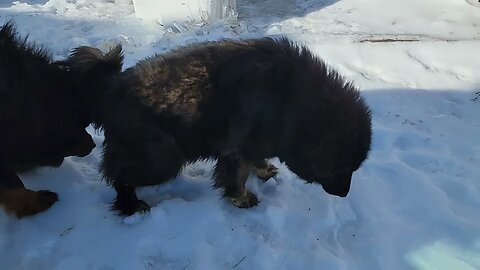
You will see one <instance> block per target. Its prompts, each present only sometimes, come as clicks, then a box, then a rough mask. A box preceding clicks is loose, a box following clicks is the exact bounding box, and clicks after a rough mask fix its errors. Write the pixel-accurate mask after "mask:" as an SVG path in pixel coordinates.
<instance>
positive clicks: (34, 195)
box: [2, 188, 58, 218]
mask: <svg viewBox="0 0 480 270" xmlns="http://www.w3.org/2000/svg"><path fill="white" fill-rule="evenodd" d="M2 196H3V197H4V198H3V203H4V207H5V209H6V211H7V212H8V213H10V214H13V215H15V216H16V217H17V218H23V217H28V216H33V215H35V214H38V213H41V212H43V211H45V210H47V209H48V208H50V207H51V206H52V205H53V204H54V203H55V202H57V201H58V195H57V194H56V193H54V192H51V191H48V190H40V191H32V190H28V189H25V188H18V189H14V190H8V191H4V192H3V193H2Z"/></svg>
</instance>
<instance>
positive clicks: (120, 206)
mask: <svg viewBox="0 0 480 270" xmlns="http://www.w3.org/2000/svg"><path fill="white" fill-rule="evenodd" d="M113 187H114V188H115V191H117V197H116V198H115V201H114V202H113V205H112V209H113V210H116V211H118V212H119V213H120V215H123V216H131V215H133V214H135V213H136V212H147V211H149V210H150V206H149V205H148V204H147V203H146V202H144V201H142V200H139V199H138V198H137V194H136V193H135V187H134V186H131V185H128V184H124V183H121V182H118V181H115V182H114V183H113Z"/></svg>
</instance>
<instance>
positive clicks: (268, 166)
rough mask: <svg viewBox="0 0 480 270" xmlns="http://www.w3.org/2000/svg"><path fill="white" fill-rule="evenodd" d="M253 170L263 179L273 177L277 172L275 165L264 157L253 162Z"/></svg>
mask: <svg viewBox="0 0 480 270" xmlns="http://www.w3.org/2000/svg"><path fill="white" fill-rule="evenodd" d="M253 171H254V172H255V174H256V175H257V177H258V178H260V179H261V180H263V181H268V179H270V178H272V177H275V176H276V175H277V173H278V168H277V167H275V166H274V165H273V164H272V163H270V162H269V161H268V160H266V159H262V160H260V161H257V162H255V164H254V168H253Z"/></svg>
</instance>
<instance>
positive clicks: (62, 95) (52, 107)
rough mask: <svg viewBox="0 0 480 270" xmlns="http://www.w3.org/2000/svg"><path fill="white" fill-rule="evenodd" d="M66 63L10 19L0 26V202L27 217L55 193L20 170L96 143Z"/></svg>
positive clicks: (52, 200) (86, 149)
mask: <svg viewBox="0 0 480 270" xmlns="http://www.w3.org/2000/svg"><path fill="white" fill-rule="evenodd" d="M70 78H71V77H70V74H69V73H68V72H67V70H66V68H65V67H62V66H61V65H58V64H56V63H53V62H52V60H51V58H50V57H49V56H48V53H47V52H46V51H45V50H43V49H41V48H38V47H35V46H31V45H28V44H27V43H26V40H23V39H20V38H19V37H17V35H16V34H15V30H14V28H13V26H12V23H7V24H5V25H3V27H2V28H1V30H0V127H1V128H0V205H2V206H4V207H5V209H6V210H7V212H9V213H11V214H14V215H16V216H17V217H19V218H20V217H24V216H29V215H33V214H36V213H39V212H42V211H44V210H46V209H48V208H49V207H50V206H51V205H52V204H53V203H55V202H56V201H57V194H55V193H53V192H50V191H46V190H41V191H37V192H34V191H31V190H28V189H26V188H25V187H24V185H23V183H22V181H21V180H20V178H19V177H18V176H17V174H16V172H19V171H25V170H30V169H33V168H35V167H37V166H58V165H60V164H61V163H62V161H63V159H64V157H66V156H85V155H87V154H88V153H90V151H91V150H92V149H93V147H94V146H95V144H94V143H93V140H92V138H91V137H90V135H89V134H88V133H87V132H86V131H85V128H86V127H87V126H88V124H89V118H88V117H86V116H87V115H86V114H84V112H83V111H82V110H83V108H82V107H83V106H82V105H81V104H79V103H78V99H79V97H78V96H77V95H75V92H76V91H73V89H72V88H73V86H74V85H73V81H72V80H71V79H70Z"/></svg>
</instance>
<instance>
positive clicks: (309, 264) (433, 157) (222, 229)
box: [0, 0, 480, 270]
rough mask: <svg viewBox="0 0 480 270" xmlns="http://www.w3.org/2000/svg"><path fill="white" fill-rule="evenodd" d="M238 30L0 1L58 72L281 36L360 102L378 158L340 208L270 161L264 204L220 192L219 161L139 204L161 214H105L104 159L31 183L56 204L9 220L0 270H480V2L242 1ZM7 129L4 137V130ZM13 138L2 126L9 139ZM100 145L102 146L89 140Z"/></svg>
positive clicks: (72, 4)
mask: <svg viewBox="0 0 480 270" xmlns="http://www.w3.org/2000/svg"><path fill="white" fill-rule="evenodd" d="M237 7H238V20H231V19H229V20H223V21H218V22H210V23H206V22H200V23H191V24H186V25H178V26H177V27H174V28H165V27H163V26H161V25H159V24H158V23H157V22H156V21H149V20H140V19H137V18H136V17H135V14H134V9H133V4H132V3H131V1H130V0H50V1H45V0H27V1H26V2H25V1H23V2H20V1H15V2H12V1H11V0H0V23H2V24H3V23H4V22H6V21H8V20H11V19H13V20H14V21H15V22H16V24H17V29H18V31H19V32H20V33H21V34H22V35H27V34H28V35H29V40H31V41H35V42H36V43H37V44H42V45H44V46H45V47H48V48H49V49H51V51H52V53H53V55H54V56H55V58H57V59H61V58H63V57H65V56H67V54H68V53H69V50H70V49H72V48H73V47H76V46H81V45H91V46H97V47H100V48H102V49H108V48H109V47H110V46H112V45H114V44H116V43H122V45H123V47H124V50H125V52H126V61H125V67H129V66H131V65H133V64H135V62H136V61H138V60H140V59H142V58H144V57H146V56H149V55H152V54H154V53H163V52H165V51H168V50H170V49H172V48H175V47H176V46H179V45H182V44H190V43H194V42H201V41H205V40H217V39H220V38H233V39H241V38H255V37H262V36H274V37H276V36H282V35H284V36H288V37H289V38H291V39H293V40H296V41H298V42H300V43H302V44H306V45H307V46H308V47H309V48H310V49H311V50H312V51H313V52H314V53H316V54H317V55H318V56H320V57H322V58H323V59H325V60H326V61H327V62H328V63H329V64H330V65H332V66H333V67H335V68H337V69H338V70H339V71H340V72H341V73H342V74H343V75H344V76H346V77H347V78H348V79H349V80H352V81H354V82H355V84H356V85H357V86H358V87H359V88H360V89H361V91H362V95H363V96H364V97H365V98H366V100H367V102H368V104H369V106H370V107H371V109H372V117H373V146H372V151H371V154H370V157H369V159H368V160H367V161H366V162H365V163H364V164H363V166H362V167H361V169H360V170H358V171H357V172H355V173H354V179H353V181H352V188H351V191H350V194H349V195H348V197H347V198H338V197H334V196H331V195H328V194H327V193H326V192H324V191H323V189H322V188H321V187H320V186H317V185H310V184H305V183H304V182H303V181H302V180H300V179H298V177H296V176H295V175H294V174H293V173H291V172H290V171H289V170H288V168H287V167H286V166H285V165H284V164H281V163H280V162H279V161H278V160H277V159H273V160H272V162H273V163H274V164H275V165H277V166H278V167H279V175H278V177H277V179H275V180H273V179H272V180H269V181H268V182H267V183H265V184H264V183H262V182H261V181H260V180H259V179H257V178H256V177H254V176H251V178H250V179H249V183H248V186H249V187H250V189H251V190H253V191H254V192H255V193H256V194H257V196H258V197H259V199H260V200H261V203H260V204H259V205H258V206H257V207H254V208H250V209H238V208H235V207H234V206H232V205H231V204H230V203H229V202H227V201H226V200H223V199H221V198H220V197H219V195H218V192H217V191H214V190H212V188H211V184H212V182H211V179H210V178H211V176H212V168H213V166H214V161H208V162H198V163H194V164H191V165H189V166H187V167H186V168H185V169H184V170H183V172H182V174H181V175H180V176H179V177H178V178H177V179H175V180H174V181H171V182H169V183H168V184H165V185H159V186H155V187H148V188H143V189H141V190H139V195H140V196H139V197H140V198H142V199H144V200H145V201H147V202H148V203H149V204H150V205H152V206H153V207H152V210H151V212H150V213H149V214H147V215H134V216H132V217H128V218H122V217H119V216H117V215H116V214H115V213H114V212H111V211H110V210H109V207H110V204H111V202H112V200H113V199H114V196H115V193H114V191H113V189H112V188H111V187H109V186H107V185H106V184H105V183H104V182H102V181H101V176H100V175H99V173H98V170H97V169H98V164H99V161H100V159H101V149H100V147H97V148H96V149H95V150H94V152H92V153H91V154H90V155H89V156H87V157H85V158H67V159H66V161H65V162H64V164H63V165H62V166H61V167H60V168H56V169H54V168H41V169H39V170H37V171H35V172H31V173H28V174H22V175H21V178H22V179H23V180H24V182H25V184H26V186H27V187H29V188H31V189H34V190H38V189H49V190H52V191H55V192H57V193H58V194H59V198H60V201H59V202H58V203H56V204H55V205H54V206H53V207H52V208H51V209H49V210H48V211H46V212H44V213H41V214H38V215H36V216H33V217H30V218H25V219H22V220H17V219H15V218H13V217H10V216H8V215H6V214H5V213H4V212H3V211H0V269H2V270H3V269H6V270H10V269H12V270H13V269H19V270H20V269H55V270H60V269H68V270H76V269H79V270H80V269H82V270H83V269H92V270H111V269H180V270H182V269H188V270H191V269H209V270H210V269H212V270H213V269H365V270H375V269H399V270H400V269H401V270H403V269H417V270H433V269H442V270H443V269H445V270H474V269H477V270H478V269H480V100H477V101H474V99H475V97H476V94H475V92H477V91H479V90H480V49H479V48H480V3H478V2H477V1H476V0H424V1H417V0H404V1H382V0H341V1H335V0H316V1H314V0H282V1H278V0H238V1H237ZM0 128H2V127H0ZM3 128H8V127H3ZM89 131H90V132H91V134H92V135H93V136H94V138H95V140H96V143H97V145H98V146H100V145H101V143H102V140H103V137H102V134H101V133H99V132H96V131H94V130H93V129H89Z"/></svg>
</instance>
